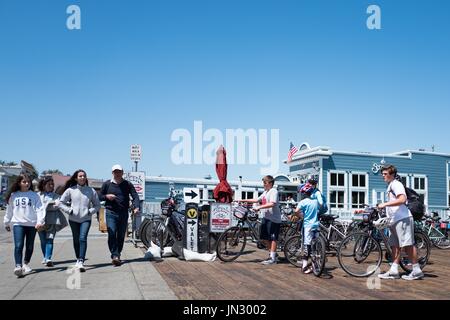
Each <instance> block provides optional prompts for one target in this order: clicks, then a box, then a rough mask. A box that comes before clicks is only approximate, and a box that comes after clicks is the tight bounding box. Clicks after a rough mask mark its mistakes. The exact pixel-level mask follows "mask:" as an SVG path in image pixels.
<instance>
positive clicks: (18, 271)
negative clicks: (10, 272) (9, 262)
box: [14, 264, 33, 278]
mask: <svg viewBox="0 0 450 320" xmlns="http://www.w3.org/2000/svg"><path fill="white" fill-rule="evenodd" d="M32 271H33V269H31V268H30V266H29V265H28V264H24V265H23V266H22V267H21V266H20V265H17V266H16V267H15V268H14V274H15V275H16V276H17V277H19V278H20V277H23V276H25V275H27V274H29V273H31V272H32Z"/></svg>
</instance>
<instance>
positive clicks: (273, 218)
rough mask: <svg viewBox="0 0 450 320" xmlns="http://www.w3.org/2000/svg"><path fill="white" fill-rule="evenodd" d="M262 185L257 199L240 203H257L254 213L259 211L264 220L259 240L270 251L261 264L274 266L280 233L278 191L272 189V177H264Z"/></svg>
mask: <svg viewBox="0 0 450 320" xmlns="http://www.w3.org/2000/svg"><path fill="white" fill-rule="evenodd" d="M262 181H263V183H264V192H263V194H261V196H259V198H258V199H253V200H243V201H242V202H248V203H259V204H260V205H259V206H258V207H256V208H255V211H259V210H261V212H262V213H263V214H264V218H263V220H262V224H261V234H260V239H261V240H262V241H263V243H264V245H265V247H266V248H269V250H270V256H269V258H268V259H267V260H264V261H262V262H261V263H262V264H276V263H277V257H276V255H277V254H276V250H277V241H278V235H279V233H280V225H281V212H280V208H279V206H278V190H277V189H276V188H274V183H275V179H274V178H273V177H272V176H265V177H264V178H263V179H262Z"/></svg>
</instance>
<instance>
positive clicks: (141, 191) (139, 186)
mask: <svg viewBox="0 0 450 320" xmlns="http://www.w3.org/2000/svg"><path fill="white" fill-rule="evenodd" d="M123 178H124V179H125V180H128V181H130V182H131V183H132V184H133V186H134V188H135V189H136V192H137V194H138V196H139V200H145V172H127V173H125V174H124V177H123Z"/></svg>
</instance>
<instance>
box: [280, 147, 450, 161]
mask: <svg viewBox="0 0 450 320" xmlns="http://www.w3.org/2000/svg"><path fill="white" fill-rule="evenodd" d="M413 153H418V154H428V155H436V156H444V157H449V158H450V154H446V153H438V152H431V151H421V150H405V151H400V152H393V153H385V154H381V153H370V152H355V151H340V150H331V149H330V147H323V146H319V147H314V148H311V149H305V150H301V151H299V152H297V154H295V155H294V157H292V162H295V161H296V160H301V159H304V158H308V157H313V156H323V157H329V156H331V155H333V154H345V155H355V156H361V157H386V158H388V157H389V158H401V159H411V158H412V154H413ZM283 162H284V163H287V160H283Z"/></svg>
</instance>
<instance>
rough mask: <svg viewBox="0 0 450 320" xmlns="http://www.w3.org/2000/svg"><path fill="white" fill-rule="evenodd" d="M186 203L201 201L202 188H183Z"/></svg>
mask: <svg viewBox="0 0 450 320" xmlns="http://www.w3.org/2000/svg"><path fill="white" fill-rule="evenodd" d="M183 197H184V203H196V204H199V203H200V189H199V188H184V189H183Z"/></svg>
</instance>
